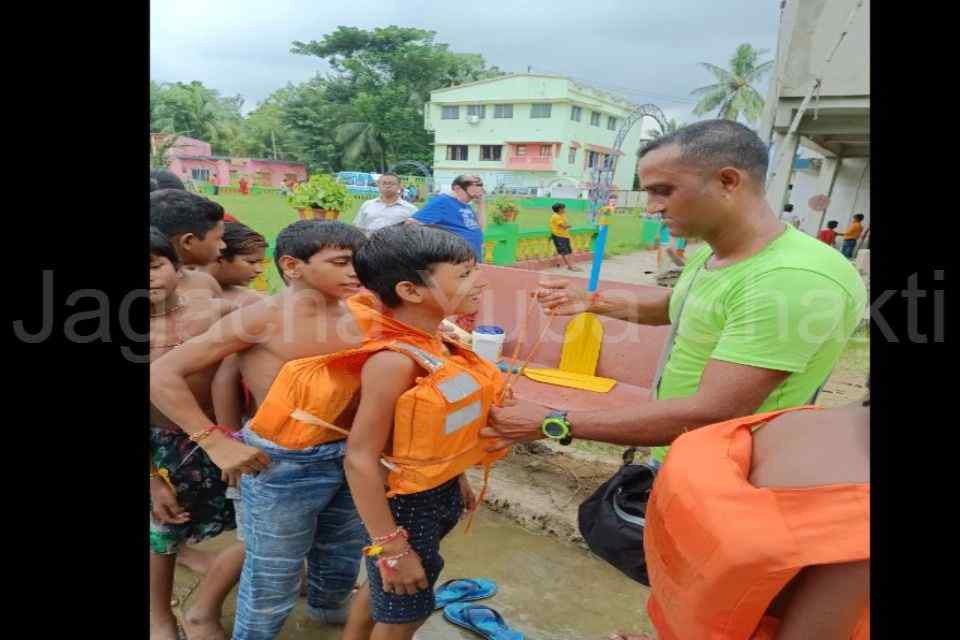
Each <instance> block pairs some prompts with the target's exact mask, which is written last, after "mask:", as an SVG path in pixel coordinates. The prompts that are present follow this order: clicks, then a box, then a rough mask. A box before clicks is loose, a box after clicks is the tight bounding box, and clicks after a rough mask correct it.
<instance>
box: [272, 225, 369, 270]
mask: <svg viewBox="0 0 960 640" xmlns="http://www.w3.org/2000/svg"><path fill="white" fill-rule="evenodd" d="M366 240H367V236H366V235H365V234H364V233H363V231H361V230H360V229H358V228H357V227H354V226H353V225H349V224H347V223H345V222H339V221H337V220H298V221H296V222H294V223H293V224H290V225H287V226H286V227H284V228H283V229H282V230H281V231H280V233H278V234H277V244H276V247H275V248H274V250H273V261H274V263H275V264H276V265H277V271H278V272H279V273H280V277H281V278H283V281H284V282H286V281H287V279H286V278H285V277H284V276H283V269H282V268H280V258H282V257H283V256H292V257H294V258H297V259H298V260H303V261H304V262H306V261H308V260H309V259H310V258H311V257H312V256H313V254H315V253H317V252H318V251H321V250H323V249H350V250H351V251H353V255H354V257H356V255H357V250H358V249H359V248H360V247H361V246H362V245H363V244H364V243H365V242H366Z"/></svg>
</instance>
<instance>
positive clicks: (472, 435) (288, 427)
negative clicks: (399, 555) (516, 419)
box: [251, 293, 507, 502]
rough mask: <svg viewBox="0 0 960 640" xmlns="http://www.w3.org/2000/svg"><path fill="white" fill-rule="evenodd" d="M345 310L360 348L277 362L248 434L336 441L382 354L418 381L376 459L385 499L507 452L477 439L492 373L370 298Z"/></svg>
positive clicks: (293, 445)
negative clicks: (410, 369)
mask: <svg viewBox="0 0 960 640" xmlns="http://www.w3.org/2000/svg"><path fill="white" fill-rule="evenodd" d="M347 304H348V307H349V308H350V310H351V312H352V313H353V316H354V318H355V319H356V320H357V323H358V324H359V325H360V328H361V329H362V331H363V333H364V342H363V344H362V345H361V346H360V347H359V348H356V349H351V350H347V351H341V352H339V353H334V354H328V355H323V356H315V357H310V358H301V359H299V360H292V361H290V362H288V363H286V364H285V365H284V366H283V368H282V369H281V370H280V373H279V374H278V375H277V378H276V380H275V381H274V382H273V384H272V385H271V387H270V390H269V391H268V392H267V396H266V398H264V400H263V402H262V403H261V405H260V408H259V409H258V410H257V413H256V415H255V416H254V417H253V419H252V420H251V428H252V429H253V431H254V432H256V433H257V434H258V435H260V436H261V437H264V438H266V439H268V440H271V441H272V442H275V443H277V444H278V445H280V446H283V447H286V448H289V449H305V448H307V447H314V446H317V445H320V444H325V443H328V442H334V441H337V440H342V439H343V438H345V437H346V436H347V435H348V434H349V429H350V427H351V425H352V424H353V418H354V415H355V414H356V411H357V407H358V405H359V402H360V372H361V369H362V368H363V365H364V363H365V362H366V361H367V359H368V358H369V357H370V356H372V355H373V354H374V353H377V352H378V351H382V350H384V349H389V350H391V351H395V352H397V353H402V354H404V355H406V356H408V357H410V358H411V359H413V360H414V361H415V362H416V363H417V364H418V365H420V367H421V368H422V369H424V375H422V376H421V377H418V378H417V383H416V385H415V386H414V387H412V388H411V389H409V390H407V391H406V392H404V393H403V394H402V395H401V396H400V398H398V399H397V404H396V409H395V411H394V424H393V437H392V442H393V444H392V449H391V451H389V452H385V455H384V457H383V462H384V465H385V466H387V467H388V468H389V469H390V473H389V475H388V477H387V484H388V486H389V492H388V493H387V495H388V496H392V495H397V494H408V493H419V492H421V491H426V490H428V489H432V488H434V487H438V486H440V485H441V484H443V483H444V482H446V481H448V480H451V479H453V478H455V477H456V476H458V475H460V474H461V473H463V472H464V471H465V470H466V469H467V468H468V467H471V466H473V465H476V464H481V465H483V466H484V467H485V468H486V470H487V472H489V468H490V465H492V464H493V462H494V461H496V460H498V459H500V458H502V457H503V456H504V455H506V453H507V450H503V451H499V452H497V453H493V454H491V453H487V451H486V449H487V448H488V447H490V446H491V445H492V444H493V443H494V442H495V439H491V438H481V437H480V429H481V428H483V427H484V426H486V424H487V417H488V415H489V412H490V407H491V405H492V404H493V401H494V398H495V397H496V396H497V394H498V393H499V392H500V389H501V387H502V386H503V376H502V374H501V373H500V370H499V369H497V367H496V366H494V365H493V364H492V363H490V362H487V361H486V360H484V359H483V358H481V357H480V356H478V355H476V354H475V353H473V351H471V350H469V349H467V348H465V347H462V346H460V345H459V344H457V343H454V342H452V341H450V342H446V345H447V349H444V341H443V340H442V339H441V338H439V337H437V336H433V335H430V334H428V333H425V332H423V331H420V330H419V329H416V328H414V327H411V326H409V325H406V324H403V323H402V322H399V321H397V320H395V319H393V318H391V317H390V316H389V315H387V314H385V313H383V312H381V311H380V309H379V307H380V303H379V301H378V300H377V299H376V298H375V297H374V296H373V295H372V294H368V293H361V294H358V295H356V296H354V297H352V298H350V300H348V302H347ZM447 351H448V352H449V353H447ZM478 502H479V501H478Z"/></svg>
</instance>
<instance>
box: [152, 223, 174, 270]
mask: <svg viewBox="0 0 960 640" xmlns="http://www.w3.org/2000/svg"><path fill="white" fill-rule="evenodd" d="M150 255H151V256H158V257H161V258H166V259H167V260H169V261H170V262H171V263H172V264H173V266H174V267H176V268H179V267H180V256H178V255H177V252H176V251H175V250H174V249H173V244H171V243H170V239H169V238H167V236H165V235H163V232H162V231H160V229H157V228H156V227H150Z"/></svg>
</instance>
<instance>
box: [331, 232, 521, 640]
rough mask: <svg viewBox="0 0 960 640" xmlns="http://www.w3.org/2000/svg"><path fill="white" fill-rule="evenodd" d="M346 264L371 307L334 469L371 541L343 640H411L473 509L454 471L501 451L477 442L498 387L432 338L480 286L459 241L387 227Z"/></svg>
mask: <svg viewBox="0 0 960 640" xmlns="http://www.w3.org/2000/svg"><path fill="white" fill-rule="evenodd" d="M354 262H355V266H356V269H357V276H358V277H359V278H360V281H361V282H362V283H363V285H364V286H365V287H366V288H367V289H368V290H370V291H372V292H374V293H375V294H376V298H377V299H373V297H372V296H370V298H368V299H366V300H363V299H354V302H355V303H356V304H363V305H368V306H369V308H370V309H371V310H372V311H371V312H368V313H367V315H366V319H365V320H364V321H362V324H363V325H364V327H365V331H366V333H367V336H368V338H367V341H366V342H365V344H364V347H363V348H362V349H361V350H359V353H358V354H357V355H356V357H355V359H354V362H353V365H352V366H353V367H354V369H353V370H354V371H356V372H357V373H358V374H359V376H358V377H359V391H360V400H359V405H358V406H357V408H356V416H355V418H354V420H353V425H352V428H351V429H350V435H349V437H348V439H347V454H346V459H345V463H344V466H345V470H346V474H347V482H348V483H349V485H350V490H351V492H352V494H353V497H354V501H355V503H356V505H357V510H358V511H359V513H360V517H361V518H362V520H363V522H364V525H365V526H366V529H367V532H368V534H369V539H368V547H367V548H366V549H365V555H366V560H367V575H368V578H369V579H368V582H367V584H366V585H364V586H363V587H362V588H361V590H360V592H359V593H358V595H357V598H356V600H355V602H354V604H353V606H352V608H351V611H350V617H349V619H348V621H347V628H346V629H345V631H344V635H343V638H344V639H345V640H360V639H363V640H367V639H368V638H370V637H376V638H378V639H381V638H383V639H387V638H389V639H398V640H409V639H410V638H413V634H414V632H415V631H416V630H417V629H418V628H419V627H420V626H421V625H422V624H423V623H424V622H425V621H426V619H427V617H428V616H429V615H430V614H431V613H433V611H434V606H435V605H434V593H433V586H434V585H435V584H436V582H437V578H438V576H439V574H440V571H441V570H442V569H443V565H444V562H443V558H442V557H441V556H440V553H439V547H440V540H441V539H442V538H443V537H444V536H446V535H447V534H448V533H449V532H450V531H451V530H452V529H453V527H454V526H455V525H456V523H457V521H458V520H459V519H460V518H461V516H462V515H463V514H464V510H465V509H467V510H469V509H472V508H473V507H474V506H475V498H474V496H473V493H472V491H471V489H470V487H469V484H468V483H467V481H466V478H465V476H464V475H463V472H464V471H465V470H466V469H467V468H468V467H470V466H473V465H476V464H484V465H486V467H487V470H488V471H489V466H490V465H491V464H492V463H493V462H494V460H496V459H498V458H500V457H502V456H503V455H504V452H499V453H497V454H490V453H488V452H487V448H488V447H489V446H490V444H491V441H489V440H487V439H482V438H480V435H479V432H480V429H481V428H482V427H483V426H484V425H485V424H486V421H487V415H488V411H489V409H490V406H491V404H492V403H493V401H494V398H495V395H496V394H497V393H499V392H500V390H501V388H502V385H503V380H502V377H501V374H500V372H499V371H498V370H497V369H496V367H495V366H493V364H492V363H490V362H487V361H485V360H483V359H482V358H480V357H478V356H477V355H476V354H474V353H473V352H472V351H470V350H468V349H465V348H463V347H460V346H459V345H457V344H455V343H452V342H444V341H443V340H442V339H441V338H440V335H439V333H438V327H439V325H440V323H441V322H442V320H443V319H444V318H445V317H447V316H450V315H453V314H468V313H474V312H476V311H477V310H478V308H479V304H480V296H481V293H482V291H483V289H484V287H485V286H486V284H487V283H486V282H485V280H484V279H483V276H482V274H481V273H480V271H479V270H478V269H477V264H476V256H475V255H474V253H473V250H472V249H471V248H470V245H469V244H467V242H465V241H464V240H463V239H462V238H460V237H458V236H456V235H454V234H452V233H449V232H447V231H444V230H441V229H437V228H432V227H428V226H424V225H395V226H392V227H387V228H384V229H381V230H379V231H376V232H375V233H374V234H373V235H371V236H370V238H369V239H368V240H367V243H366V244H365V245H364V246H363V247H361V249H360V250H359V251H358V252H357V255H356V257H355V259H354ZM378 303H379V304H378ZM380 305H382V306H383V307H385V309H384V310H383V311H382V312H380V311H379V310H377V306H380ZM355 313H356V312H355Z"/></svg>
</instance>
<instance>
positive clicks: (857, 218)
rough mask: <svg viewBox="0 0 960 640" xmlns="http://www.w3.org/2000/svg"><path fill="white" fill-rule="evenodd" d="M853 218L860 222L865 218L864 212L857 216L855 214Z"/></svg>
mask: <svg viewBox="0 0 960 640" xmlns="http://www.w3.org/2000/svg"><path fill="white" fill-rule="evenodd" d="M853 219H854V220H856V221H857V222H860V221H862V220H863V214H862V213H858V214H856V215H855V216H853Z"/></svg>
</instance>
